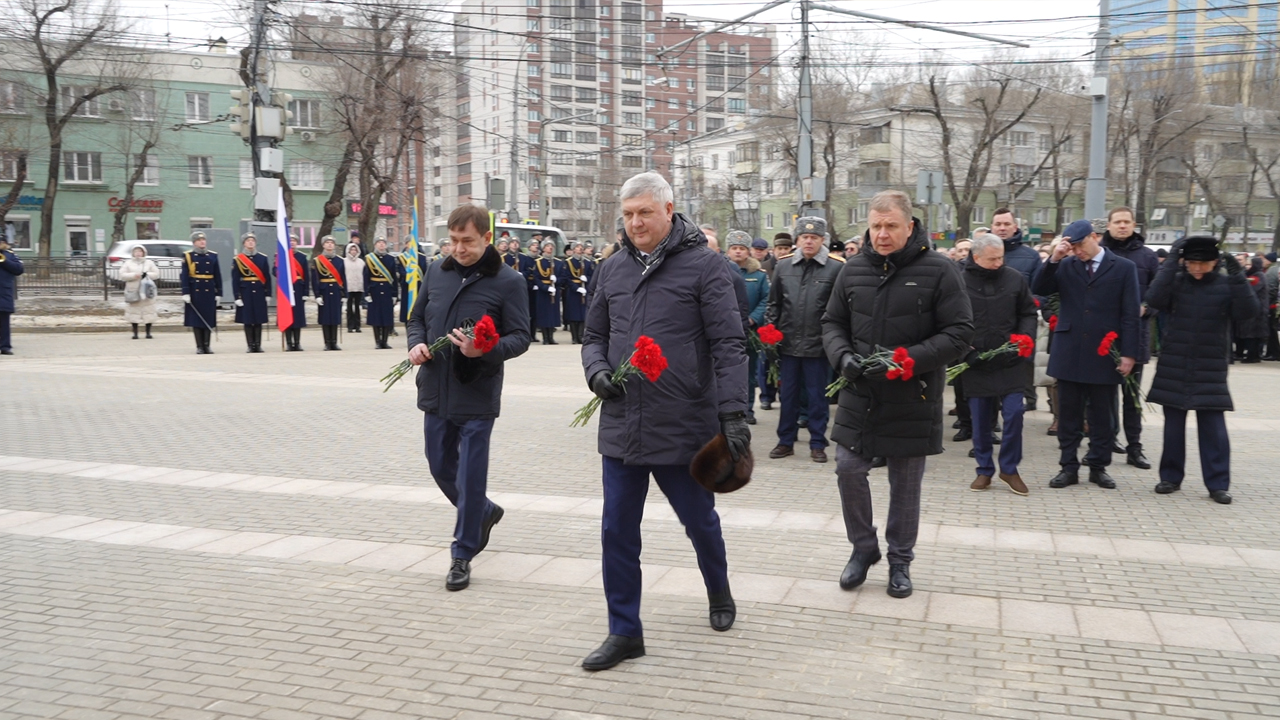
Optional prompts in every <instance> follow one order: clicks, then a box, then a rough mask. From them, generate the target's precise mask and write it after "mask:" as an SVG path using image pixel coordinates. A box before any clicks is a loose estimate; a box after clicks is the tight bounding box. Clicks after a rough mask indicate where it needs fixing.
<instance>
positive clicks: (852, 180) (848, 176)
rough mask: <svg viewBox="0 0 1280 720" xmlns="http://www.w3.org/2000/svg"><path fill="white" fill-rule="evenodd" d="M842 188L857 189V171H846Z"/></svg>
mask: <svg viewBox="0 0 1280 720" xmlns="http://www.w3.org/2000/svg"><path fill="white" fill-rule="evenodd" d="M844 186H845V187H849V188H856V187H858V171H857V170H848V171H846V172H845V175H844Z"/></svg>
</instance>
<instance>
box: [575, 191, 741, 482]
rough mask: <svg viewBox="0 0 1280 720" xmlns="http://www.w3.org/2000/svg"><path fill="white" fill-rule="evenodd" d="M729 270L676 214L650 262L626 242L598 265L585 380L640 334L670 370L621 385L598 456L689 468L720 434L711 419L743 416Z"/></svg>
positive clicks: (623, 355)
mask: <svg viewBox="0 0 1280 720" xmlns="http://www.w3.org/2000/svg"><path fill="white" fill-rule="evenodd" d="M733 272H734V271H733V268H731V267H729V264H728V263H727V262H725V260H724V258H723V257H722V256H721V255H720V254H719V253H716V252H712V251H711V250H710V249H709V248H707V239H706V237H704V236H703V234H702V233H701V232H700V231H699V230H698V228H697V227H696V226H695V225H694V224H693V223H692V222H691V221H690V220H689V219H688V218H686V217H684V216H683V215H681V214H679V213H676V214H675V215H674V216H673V218H672V226H671V232H670V233H668V234H667V237H666V238H665V239H664V240H663V241H662V242H661V243H659V245H658V247H657V248H655V250H654V252H653V253H652V254H650V256H649V257H648V259H647V260H646V259H644V258H642V256H641V255H640V253H639V251H637V250H636V248H635V245H634V244H632V242H631V240H630V238H624V239H623V245H622V249H621V250H619V251H618V252H616V253H614V254H613V255H612V256H610V257H609V260H608V262H602V263H600V265H599V267H598V268H597V270H596V275H595V277H594V279H593V281H592V283H593V285H594V288H593V291H592V293H591V302H590V305H588V307H587V321H586V326H585V332H584V333H583V341H582V343H583V344H582V366H583V369H584V370H585V374H586V377H587V379H588V380H590V379H591V377H593V376H594V375H595V374H596V373H597V372H600V371H601V370H604V371H608V372H613V370H614V369H615V368H617V367H618V366H619V365H620V364H622V362H623V361H624V360H626V359H628V358H630V357H631V353H632V352H633V351H634V349H635V343H636V340H637V339H638V338H639V337H640V336H641V335H646V336H648V337H651V338H653V340H654V341H655V342H657V343H658V345H659V346H660V347H661V348H662V353H663V355H664V356H666V358H667V361H668V363H669V365H668V367H667V370H666V371H665V372H663V373H662V375H661V376H660V377H659V378H658V381H657V382H652V383H651V382H649V381H648V380H647V379H646V378H644V377H643V376H633V377H630V378H628V379H627V380H626V386H625V387H626V394H625V395H623V396H622V397H621V398H619V399H617V400H606V401H605V402H604V403H603V405H602V406H601V408H600V412H599V418H600V432H599V435H598V446H599V450H600V454H601V455H605V456H607V457H614V458H620V459H621V460H622V461H623V462H624V463H626V464H628V465H683V466H688V464H689V463H690V461H692V460H693V456H694V455H696V454H697V453H698V450H700V449H702V446H703V445H705V444H706V443H707V442H708V441H710V440H711V439H712V438H713V437H715V436H716V434H718V433H719V432H720V422H719V418H718V415H719V414H720V413H725V412H745V411H746V409H747V404H746V398H747V355H746V337H745V336H744V335H743V329H742V315H741V311H740V309H739V306H738V297H737V294H736V293H735V292H734V289H733V287H734V285H733Z"/></svg>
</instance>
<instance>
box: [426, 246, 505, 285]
mask: <svg viewBox="0 0 1280 720" xmlns="http://www.w3.org/2000/svg"><path fill="white" fill-rule="evenodd" d="M476 265H477V267H476V272H478V273H480V274H481V275H483V276H485V277H493V276H494V275H497V274H498V271H499V270H501V269H502V265H503V263H502V256H501V255H499V254H498V251H497V250H495V249H494V247H493V246H492V245H490V246H488V247H486V248H485V249H484V254H483V255H481V256H480V259H479V260H478V261H476ZM456 267H458V263H457V261H455V260H454V259H453V256H452V255H450V256H449V257H447V258H445V259H444V263H443V264H442V265H441V266H440V269H441V270H444V271H445V272H449V271H451V270H453V269H455V268H456Z"/></svg>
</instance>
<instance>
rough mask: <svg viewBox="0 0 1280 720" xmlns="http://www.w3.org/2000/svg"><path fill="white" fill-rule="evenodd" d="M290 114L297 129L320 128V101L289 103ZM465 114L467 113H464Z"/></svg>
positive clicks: (290, 121) (291, 122)
mask: <svg viewBox="0 0 1280 720" xmlns="http://www.w3.org/2000/svg"><path fill="white" fill-rule="evenodd" d="M289 112H291V113H293V117H292V118H291V119H290V120H289V124H290V125H292V126H293V127H296V128H318V127H320V101H319V100H294V101H292V102H290V103H289ZM462 114H465V113H462Z"/></svg>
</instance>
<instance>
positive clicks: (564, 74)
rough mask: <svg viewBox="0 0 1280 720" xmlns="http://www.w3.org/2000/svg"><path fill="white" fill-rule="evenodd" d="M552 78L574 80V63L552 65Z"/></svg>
mask: <svg viewBox="0 0 1280 720" xmlns="http://www.w3.org/2000/svg"><path fill="white" fill-rule="evenodd" d="M551 77H553V78H565V79H568V78H572V77H573V63H551Z"/></svg>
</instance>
